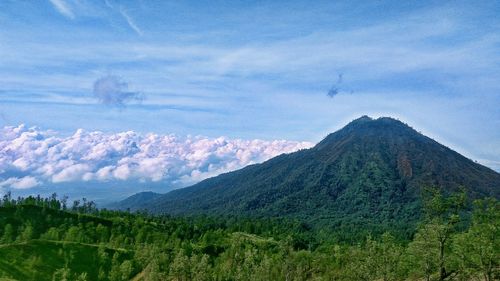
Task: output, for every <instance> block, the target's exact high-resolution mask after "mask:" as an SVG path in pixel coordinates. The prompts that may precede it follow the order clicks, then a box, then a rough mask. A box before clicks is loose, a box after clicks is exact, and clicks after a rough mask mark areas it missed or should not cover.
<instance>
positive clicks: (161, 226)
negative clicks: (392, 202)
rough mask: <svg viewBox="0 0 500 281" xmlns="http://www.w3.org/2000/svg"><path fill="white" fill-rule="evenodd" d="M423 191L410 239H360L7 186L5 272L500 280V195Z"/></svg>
mask: <svg viewBox="0 0 500 281" xmlns="http://www.w3.org/2000/svg"><path fill="white" fill-rule="evenodd" d="M426 194H427V195H426V196H425V198H424V200H423V202H424V204H423V217H422V220H421V222H420V223H419V225H418V227H417V228H416V229H415V231H414V233H413V235H412V236H411V238H410V239H401V238H396V237H395V236H393V235H392V234H391V233H390V232H386V233H384V234H382V235H373V236H371V235H367V236H366V237H364V238H362V239H358V240H357V241H346V240H343V239H340V238H339V236H337V235H335V234H333V233H332V232H330V230H328V229H321V228H314V227H310V226H309V225H307V224H305V223H303V222H298V221H293V220H289V219H283V218H281V219H272V218H268V219H256V218H241V217H238V218H235V217H230V216H227V217H207V216H195V217H170V216H153V215H150V214H147V213H140V212H138V213H130V212H123V211H110V210H105V209H97V208H96V206H95V204H94V203H93V202H90V201H87V200H85V199H83V200H79V201H74V202H72V203H71V204H68V202H67V199H66V198H62V199H60V200H59V199H58V198H57V196H56V195H55V194H54V195H53V196H52V197H50V198H41V197H28V198H17V199H13V198H11V196H10V194H7V195H5V196H4V197H3V200H2V201H1V203H0V204H1V205H0V280H23V281H25V280H110V281H115V280H498V279H499V278H500V268H499V266H500V265H499V261H500V256H499V255H500V241H499V237H500V204H499V203H498V201H497V200H496V199H494V198H487V199H481V200H475V201H474V203H473V209H472V212H469V207H467V205H468V204H467V203H466V201H467V199H466V198H465V195H464V193H456V194H452V195H446V196H445V195H443V194H441V193H440V192H438V189H429V191H428V192H427V193H426ZM344 231H347V230H346V229H344ZM352 235H353V236H357V235H356V233H352ZM342 236H349V233H344V234H343V235H342Z"/></svg>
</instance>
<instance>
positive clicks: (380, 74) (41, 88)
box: [0, 0, 500, 171]
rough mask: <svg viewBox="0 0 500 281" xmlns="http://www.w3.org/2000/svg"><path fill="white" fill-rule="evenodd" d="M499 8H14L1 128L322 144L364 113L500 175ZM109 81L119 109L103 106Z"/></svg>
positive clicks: (34, 4)
mask: <svg viewBox="0 0 500 281" xmlns="http://www.w3.org/2000/svg"><path fill="white" fill-rule="evenodd" d="M498 11H500V2H498V1H468V2H467V1H463V2H462V1H453V2H448V1H359V2H358V3H353V1H313V2H311V1H182V2H181V1H112V0H107V1H97V0H96V1H87V0H50V1H49V0H47V1H43V0H39V1H9V0H5V1H1V2H0V26H1V28H0V123H1V125H2V127H3V126H7V125H13V126H18V125H19V124H26V127H31V126H38V127H40V128H43V130H55V131H57V132H59V133H60V134H62V135H66V136H70V135H73V134H74V133H75V131H76V130H77V129H79V128H83V129H84V130H87V131H94V130H99V131H103V132H105V133H109V134H113V133H117V132H122V131H129V130H132V131H135V132H137V133H142V134H146V133H148V132H154V133H157V134H163V135H166V134H177V135H180V136H186V135H203V136H207V137H208V138H212V139H215V138H217V137H219V136H226V137H228V138H230V139H248V140H251V139H263V140H274V139H285V140H293V141H308V142H317V141H319V140H321V138H322V137H324V136H325V135H326V134H327V133H329V132H332V131H334V130H336V129H339V128H340V127H342V126H343V125H345V124H346V123H347V122H349V121H350V120H352V119H354V118H356V117H359V116H361V115H364V114H367V115H370V116H374V117H377V116H393V117H396V118H399V119H401V120H403V121H405V122H407V123H409V124H410V125H412V126H413V127H414V128H416V129H417V130H419V131H421V132H423V133H424V134H426V135H429V136H431V137H433V138H434V139H436V140H438V141H439V142H441V143H444V144H445V145H448V146H450V147H452V148H453V149H455V150H457V151H458V152H460V153H462V154H464V155H466V156H467V157H469V158H471V159H474V160H478V161H479V162H481V163H483V164H485V165H487V166H489V167H492V168H494V169H496V170H497V171H498V170H500V129H499V128H500V110H499V105H500V83H499V80H500V33H498V30H500V18H499V17H498ZM339 76H341V77H342V78H341V79H339ZM100 79H104V80H100ZM98 81H105V82H106V83H108V84H105V85H104V86H103V87H104V95H106V94H108V92H106V91H107V90H106V89H108V90H109V87H111V88H112V90H113V91H115V92H113V93H115V94H118V95H120V94H123V95H124V96H123V99H119V100H115V99H113V100H111V101H109V100H108V101H107V102H106V99H105V97H104V98H103V96H101V95H100V93H101V92H96V90H95V87H96V85H97V84H98ZM99 85H101V84H99ZM108 86H109V87H108ZM332 88H335V89H337V91H336V92H335V93H336V95H334V96H333V97H329V96H328V95H327V93H328V91H329V90H330V89H332Z"/></svg>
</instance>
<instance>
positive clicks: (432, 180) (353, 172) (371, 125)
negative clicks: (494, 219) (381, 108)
mask: <svg viewBox="0 0 500 281" xmlns="http://www.w3.org/2000/svg"><path fill="white" fill-rule="evenodd" d="M426 186H435V187H439V188H441V189H443V190H444V192H453V191H457V190H459V188H461V187H464V188H465V189H466V191H467V193H468V195H469V197H471V198H477V197H484V196H494V197H497V198H498V197H499V188H500V174H498V173H497V172H495V171H493V170H491V169H489V168H487V167H484V166H482V165H480V164H477V163H475V162H473V161H471V160H470V159H467V158H466V157H464V156H462V155H460V154H458V153H457V152H455V151H453V150H451V149H449V148H447V147H445V146H443V145H441V144H439V143H437V142H436V141H434V140H432V139H431V138H428V137H426V136H424V135H422V134H420V133H418V132H417V131H415V130H414V129H412V128H411V127H410V126H408V125H406V124H404V123H402V122H400V121H398V120H396V119H393V118H388V117H383V118H378V119H372V118H370V117H368V116H363V117H361V118H359V119H356V120H354V121H352V122H351V123H349V124H348V125H346V126H345V127H344V128H342V129H340V130H339V131H337V132H335V133H332V134H330V135H328V136H327V137H326V138H325V139H323V140H322V141H321V142H319V143H318V144H317V145H316V146H315V147H313V148H310V149H305V150H301V151H298V152H295V153H290V154H283V155H280V156H277V157H275V158H272V159H270V160H268V161H266V162H264V163H262V164H256V165H251V166H247V167H245V168H243V169H241V170H237V171H234V172H230V173H226V174H222V175H219V176H217V177H214V178H210V179H207V180H204V181H202V182H200V183H198V184H195V185H193V186H190V187H186V188H182V189H178V190H174V191H171V192H169V193H167V194H164V195H161V196H156V197H154V198H153V199H152V200H149V201H143V202H141V203H140V204H137V202H136V204H134V205H128V206H127V205H126V204H124V205H122V207H125V208H126V207H130V208H131V209H147V210H149V211H152V212H155V213H164V214H173V215H181V214H182V215H192V214H210V215H238V216H256V217H287V218H293V219H298V220H301V221H304V222H307V223H309V224H312V225H322V226H325V225H326V226H329V227H332V228H334V229H338V230H339V231H342V230H343V229H349V230H350V231H349V232H351V233H352V230H356V229H359V230H369V231H375V232H378V231H384V230H387V229H400V230H401V231H402V232H405V231H406V230H407V229H412V228H413V227H414V226H415V224H416V223H417V221H418V219H419V216H420V208H421V201H420V194H421V191H422V189H423V188H424V187H426Z"/></svg>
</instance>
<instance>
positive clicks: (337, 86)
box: [326, 73, 353, 98]
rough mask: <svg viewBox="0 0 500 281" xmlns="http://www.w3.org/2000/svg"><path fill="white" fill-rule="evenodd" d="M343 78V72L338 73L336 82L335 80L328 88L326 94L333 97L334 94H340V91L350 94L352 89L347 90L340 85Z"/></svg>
mask: <svg viewBox="0 0 500 281" xmlns="http://www.w3.org/2000/svg"><path fill="white" fill-rule="evenodd" d="M343 79H344V74H342V73H340V74H339V76H338V78H337V82H335V84H333V86H332V87H331V88H330V90H328V93H327V94H326V95H327V96H329V97H331V98H333V97H335V96H336V95H338V94H340V93H341V92H349V93H350V94H352V93H353V91H352V90H350V91H347V90H346V89H344V87H343V86H342V82H343Z"/></svg>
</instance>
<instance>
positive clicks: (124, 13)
mask: <svg viewBox="0 0 500 281" xmlns="http://www.w3.org/2000/svg"><path fill="white" fill-rule="evenodd" d="M119 11H120V14H121V15H122V16H123V18H124V19H125V21H127V24H128V25H129V26H130V28H132V29H133V30H134V31H135V33H137V34H138V35H140V36H142V35H143V32H142V30H141V29H140V28H139V27H138V26H137V24H136V23H135V21H134V20H133V19H132V17H131V16H130V15H129V14H128V13H127V11H125V9H124V8H123V7H120V9H119Z"/></svg>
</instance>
